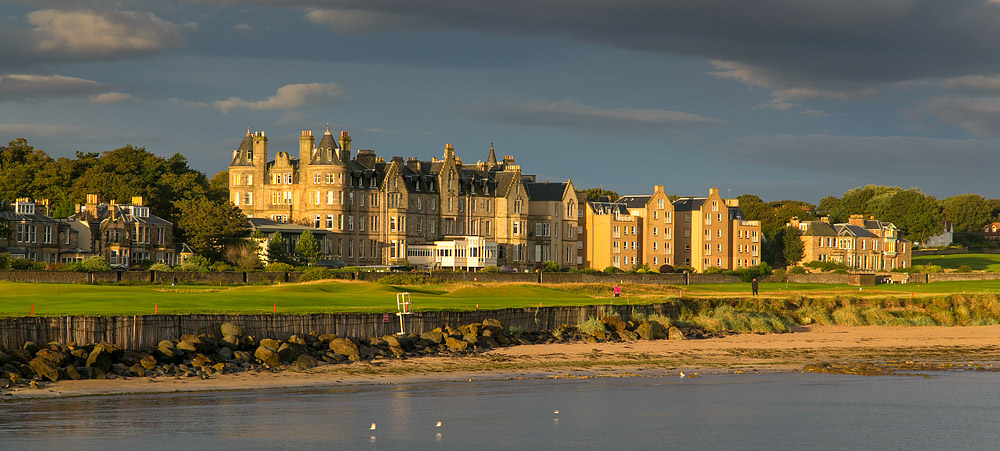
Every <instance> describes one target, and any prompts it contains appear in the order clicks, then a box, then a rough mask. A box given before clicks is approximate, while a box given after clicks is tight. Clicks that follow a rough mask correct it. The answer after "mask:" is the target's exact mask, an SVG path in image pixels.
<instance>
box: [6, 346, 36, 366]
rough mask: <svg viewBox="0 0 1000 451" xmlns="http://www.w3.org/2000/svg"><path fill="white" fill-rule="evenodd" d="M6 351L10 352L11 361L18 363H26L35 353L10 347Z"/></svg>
mask: <svg viewBox="0 0 1000 451" xmlns="http://www.w3.org/2000/svg"><path fill="white" fill-rule="evenodd" d="M7 353H8V354H10V357H11V359H13V361H15V362H20V363H28V362H30V361H31V359H33V358H35V354H33V353H32V352H31V351H29V350H27V349H11V350H9V351H7Z"/></svg>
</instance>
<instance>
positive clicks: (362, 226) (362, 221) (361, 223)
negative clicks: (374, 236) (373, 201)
mask: <svg viewBox="0 0 1000 451" xmlns="http://www.w3.org/2000/svg"><path fill="white" fill-rule="evenodd" d="M361 198H362V199H364V196H362V197H361ZM366 222H368V217H367V216H365V215H361V217H360V218H358V230H360V231H362V232H364V231H365V223H366Z"/></svg>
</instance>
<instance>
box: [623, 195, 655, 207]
mask: <svg viewBox="0 0 1000 451" xmlns="http://www.w3.org/2000/svg"><path fill="white" fill-rule="evenodd" d="M651 197H653V196H651V195H648V194H643V195H630V196H622V197H619V198H618V201H617V202H619V203H622V204H625V206H626V207H628V208H643V207H645V206H646V203H647V202H649V199H650V198H651Z"/></svg>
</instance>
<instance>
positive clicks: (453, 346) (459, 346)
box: [444, 337, 469, 352]
mask: <svg viewBox="0 0 1000 451" xmlns="http://www.w3.org/2000/svg"><path fill="white" fill-rule="evenodd" d="M444 345H445V346H446V347H448V350H449V351H452V352H463V351H465V350H466V349H468V348H469V342H467V341H465V340H458V339H456V338H454V337H447V338H445V339H444Z"/></svg>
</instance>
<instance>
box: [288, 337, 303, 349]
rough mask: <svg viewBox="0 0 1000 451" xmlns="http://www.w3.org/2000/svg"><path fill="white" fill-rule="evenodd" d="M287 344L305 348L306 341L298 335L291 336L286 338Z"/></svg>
mask: <svg viewBox="0 0 1000 451" xmlns="http://www.w3.org/2000/svg"><path fill="white" fill-rule="evenodd" d="M288 342H289V343H291V344H293V345H299V346H305V345H306V339H305V338H302V337H300V336H298V335H292V336H291V337H288Z"/></svg>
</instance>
